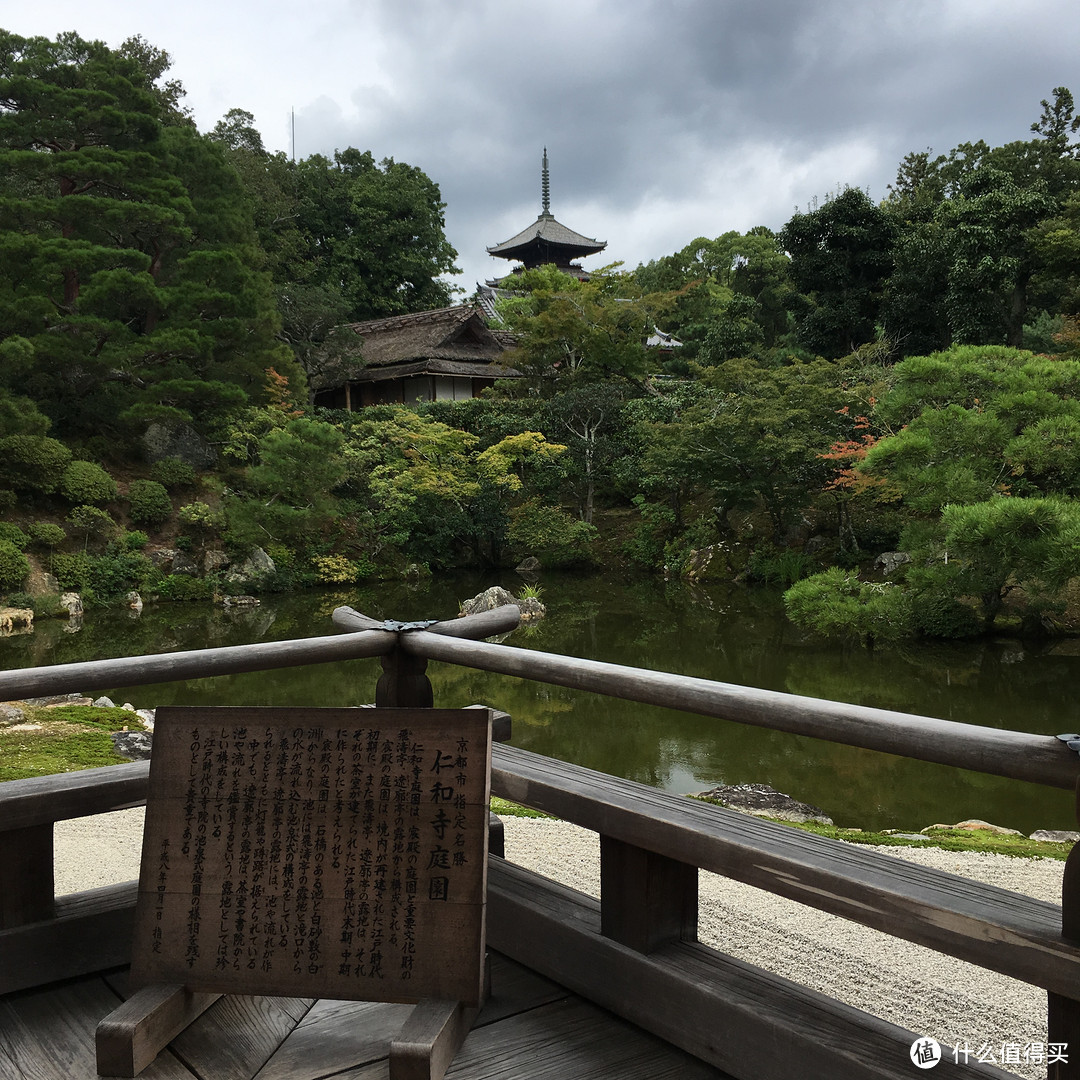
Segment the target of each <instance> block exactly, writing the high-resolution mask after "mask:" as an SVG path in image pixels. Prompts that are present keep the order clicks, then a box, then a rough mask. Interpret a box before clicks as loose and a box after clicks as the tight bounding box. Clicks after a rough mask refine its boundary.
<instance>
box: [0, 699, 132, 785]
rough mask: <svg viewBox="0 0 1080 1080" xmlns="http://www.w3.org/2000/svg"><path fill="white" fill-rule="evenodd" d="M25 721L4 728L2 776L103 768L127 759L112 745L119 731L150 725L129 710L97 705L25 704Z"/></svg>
mask: <svg viewBox="0 0 1080 1080" xmlns="http://www.w3.org/2000/svg"><path fill="white" fill-rule="evenodd" d="M22 708H23V711H24V712H25V714H26V719H25V721H24V722H23V723H21V724H17V725H15V726H13V727H0V781H4V780H25V779H28V778H29V777H32V776H51V775H53V774H55V773H65V772H77V771H78V770H80V769H98V768H101V766H103V765H120V764H125V763H127V762H128V759H127V758H125V757H121V756H120V755H119V754H118V753H117V752H116V751H115V749H113V744H112V739H111V738H110V735H111V734H112V732H114V731H122V730H123V729H124V728H125V727H126V728H127V729H128V730H129V731H143V730H145V728H144V725H143V723H142V721H141V720H140V719H139V718H138V716H136V715H135V713H133V712H131V711H130V710H128V709H119V708H114V709H103V708H98V707H96V706H93V705H60V706H55V707H53V708H45V707H37V708H35V707H33V706H22Z"/></svg>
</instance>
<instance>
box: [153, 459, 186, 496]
mask: <svg viewBox="0 0 1080 1080" xmlns="http://www.w3.org/2000/svg"><path fill="white" fill-rule="evenodd" d="M150 479H151V480H156V481H157V482H158V483H159V484H162V485H164V486H165V487H167V488H179V487H192V486H193V485H194V483H195V470H194V469H193V468H192V467H191V466H190V465H189V464H188V463H187V462H186V461H181V460H180V458H176V457H167V458H162V459H161V460H160V461H155V462H154V464H153V465H151V466H150Z"/></svg>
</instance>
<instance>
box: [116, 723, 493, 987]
mask: <svg viewBox="0 0 1080 1080" xmlns="http://www.w3.org/2000/svg"><path fill="white" fill-rule="evenodd" d="M358 721H362V723H359V722H358ZM489 738H490V714H489V711H488V710H486V709H484V710H477V709H452V710H446V709H415V710H406V709H393V710H388V711H387V710H378V709H374V710H371V709H365V710H356V709H306V708H293V709H272V708H270V709H268V708H252V709H190V708H185V709H178V708H162V709H159V710H158V714H157V718H156V725H155V750H154V757H153V759H152V761H151V776H150V793H149V799H148V803H147V818H146V827H145V835H144V847H143V866H142V875H141V880H140V898H139V906H138V912H137V917H136V936H135V942H136V948H135V950H134V955H133V958H132V980H133V982H134V983H135V984H137V985H138V984H142V985H145V984H147V983H150V982H177V983H179V982H183V984H184V985H186V986H188V987H190V988H192V989H195V990H205V991H222V992H230V993H241V994H245V993H246V994H260V993H269V994H280V995H285V996H308V997H314V996H325V997H333V998H339V999H345V1000H373V1001H412V1002H415V1001H417V1000H419V999H420V998H422V997H426V996H432V997H434V996H439V997H450V996H453V997H454V999H455V1000H457V999H460V1000H463V1001H465V1002H466V1003H471V1004H476V1003H477V1002H478V1001H479V998H480V994H481V984H482V975H481V959H482V956H483V952H484V941H483V909H484V903H485V889H484V882H485V873H486V866H487V860H486V835H487V819H488V801H489V791H488V776H489V762H490V742H489Z"/></svg>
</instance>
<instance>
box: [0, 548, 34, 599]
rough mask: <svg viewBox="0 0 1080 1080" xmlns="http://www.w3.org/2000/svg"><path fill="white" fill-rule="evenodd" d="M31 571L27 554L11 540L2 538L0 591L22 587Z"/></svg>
mask: <svg viewBox="0 0 1080 1080" xmlns="http://www.w3.org/2000/svg"><path fill="white" fill-rule="evenodd" d="M29 573H30V564H29V563H28V562H27V561H26V556H25V555H24V554H23V553H22V552H21V551H20V550H19V549H18V548H17V547H16V546H15V545H14V544H13V543H12V542H11V541H10V540H0V592H10V591H11V590H13V589H18V588H20V587H21V586H22V583H23V582H24V581H25V580H26V576H27V574H29Z"/></svg>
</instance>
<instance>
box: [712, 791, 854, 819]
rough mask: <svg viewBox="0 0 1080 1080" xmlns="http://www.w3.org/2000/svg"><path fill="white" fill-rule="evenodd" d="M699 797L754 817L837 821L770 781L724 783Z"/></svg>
mask: <svg viewBox="0 0 1080 1080" xmlns="http://www.w3.org/2000/svg"><path fill="white" fill-rule="evenodd" d="M697 798H699V799H711V800H712V801H713V802H718V803H722V804H723V805H724V806H726V807H727V808H728V809H729V810H738V811H739V812H740V813H743V814H753V815H754V817H767V818H779V819H780V820H781V821H798V822H806V821H814V822H817V823H818V824H819V825H832V823H833V820H832V818H831V817H829V815H828V814H826V813H825V811H824V810H822V809H820V808H819V807H817V806H811V805H810V804H809V803H804V802H799V800H798V799H793V798H792V797H791V796H790V795H785V794H784V793H783V792H782V791H777V790H776V788H771V787H769V785H768V784H720V785H719V786H717V787H714V788H710V789H709V790H708V791H702V792H699V793H698V795H697Z"/></svg>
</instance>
